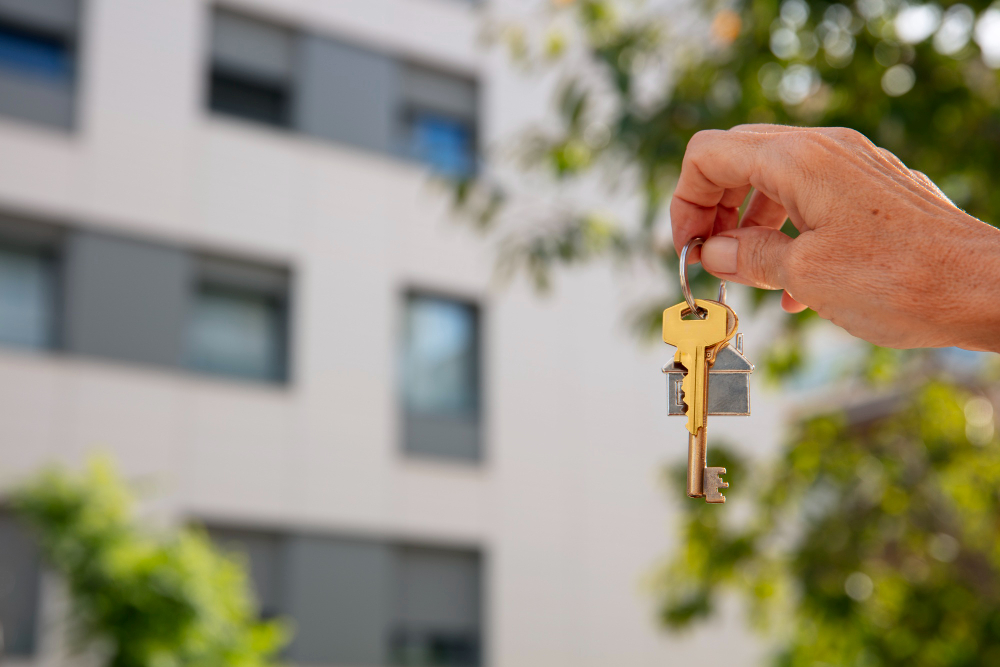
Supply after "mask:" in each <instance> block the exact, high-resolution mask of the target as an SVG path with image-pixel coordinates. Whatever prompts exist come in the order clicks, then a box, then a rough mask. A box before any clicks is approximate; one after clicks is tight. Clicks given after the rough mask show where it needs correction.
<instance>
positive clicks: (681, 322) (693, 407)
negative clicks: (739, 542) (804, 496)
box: [663, 299, 736, 502]
mask: <svg viewBox="0 0 1000 667" xmlns="http://www.w3.org/2000/svg"><path fill="white" fill-rule="evenodd" d="M695 305H696V306H697V307H698V309H699V311H700V312H701V313H702V319H698V318H697V317H696V316H695V314H693V313H691V308H690V307H689V306H688V305H687V303H686V302H682V303H679V304H677V305H676V306H674V307H672V308H667V309H666V310H665V311H663V342H665V343H668V344H670V345H674V346H675V347H677V355H676V356H675V361H676V362H677V363H678V364H680V365H681V366H683V367H684V369H685V371H686V373H685V375H684V380H683V382H682V384H681V390H682V391H683V397H682V400H683V401H684V405H685V406H686V407H687V417H688V419H687V429H688V433H689V435H688V483H687V492H688V495H689V496H691V497H692V498H702V497H704V496H705V478H706V476H708V475H710V474H717V473H716V472H715V471H713V472H711V473H709V472H708V470H709V469H707V468H706V463H705V462H706V454H707V443H706V438H705V426H706V425H705V420H706V418H707V403H708V367H709V361H710V359H714V357H715V352H716V350H717V349H718V348H719V347H720V346H723V345H725V344H727V343H728V342H729V340H730V339H731V338H732V336H733V335H734V334H735V333H736V317H735V314H734V313H733V311H732V310H731V309H730V308H729V307H728V306H725V305H723V304H721V303H718V302H716V301H705V300H702V299H698V300H696V301H695ZM685 315H687V316H690V319H684V317H685ZM720 485H721V483H720ZM713 486H714V485H713ZM715 488H716V489H717V488H718V486H716V487H715ZM716 495H717V496H718V497H721V494H713V498H711V499H710V501H712V502H724V498H723V500H717V499H716V497H715V496H716Z"/></svg>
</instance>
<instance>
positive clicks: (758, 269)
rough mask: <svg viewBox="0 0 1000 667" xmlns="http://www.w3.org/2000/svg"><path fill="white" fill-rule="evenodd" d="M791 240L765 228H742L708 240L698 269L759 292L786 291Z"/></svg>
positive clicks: (703, 248) (703, 247)
mask: <svg viewBox="0 0 1000 667" xmlns="http://www.w3.org/2000/svg"><path fill="white" fill-rule="evenodd" d="M792 243H793V240H792V239H791V238H790V237H788V236H787V235H785V234H782V233H781V232H779V231H778V230H776V229H771V228H769V227H744V228H740V229H732V230H729V231H726V232H723V233H721V234H717V235H714V236H710V237H709V238H708V240H707V241H705V245H704V246H702V248H701V265H702V266H703V267H705V270H706V271H708V272H709V273H711V274H712V275H713V276H717V277H719V278H723V279H725V280H732V281H733V282H737V283H742V284H744V285H751V286H753V287H760V288H763V289H783V288H785V287H787V285H786V284H785V283H786V275H785V273H786V272H785V268H786V262H787V257H788V252H789V250H790V249H791V244H792Z"/></svg>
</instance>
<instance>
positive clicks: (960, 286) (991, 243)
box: [942, 213, 1000, 353]
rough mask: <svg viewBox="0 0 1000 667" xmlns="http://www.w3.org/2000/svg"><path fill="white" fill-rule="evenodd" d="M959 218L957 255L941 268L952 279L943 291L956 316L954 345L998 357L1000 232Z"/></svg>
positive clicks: (981, 223) (999, 334) (964, 217)
mask: <svg viewBox="0 0 1000 667" xmlns="http://www.w3.org/2000/svg"><path fill="white" fill-rule="evenodd" d="M961 216H962V218H963V219H962V220H961V225H962V229H963V232H964V233H962V234H960V235H957V236H958V240H959V241H960V243H959V244H958V247H957V252H956V254H955V256H954V260H953V262H952V263H951V265H950V266H945V267H942V269H943V270H944V271H946V272H947V273H948V274H951V276H953V277H954V280H948V281H947V282H949V283H951V284H952V286H953V287H952V289H951V290H947V291H948V292H949V300H950V302H951V303H952V304H953V306H952V308H954V312H955V315H956V316H955V318H954V320H953V324H952V326H953V327H954V331H955V337H956V341H955V343H954V344H955V345H956V346H958V347H961V348H964V349H967V350H977V351H984V352H998V353H1000V229H997V228H996V227H993V226H991V225H988V224H986V223H984V222H982V221H980V220H977V219H976V218H973V217H972V216H970V215H967V214H965V213H962V214H961ZM942 278H943V276H942ZM955 306H957V308H955Z"/></svg>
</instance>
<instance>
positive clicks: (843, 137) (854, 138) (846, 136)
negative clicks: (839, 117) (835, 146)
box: [827, 127, 868, 145]
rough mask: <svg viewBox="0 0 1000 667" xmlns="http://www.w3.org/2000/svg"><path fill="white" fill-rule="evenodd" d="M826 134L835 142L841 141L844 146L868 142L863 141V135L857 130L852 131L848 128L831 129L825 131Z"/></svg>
mask: <svg viewBox="0 0 1000 667" xmlns="http://www.w3.org/2000/svg"><path fill="white" fill-rule="evenodd" d="M827 134H828V135H829V136H830V137H831V138H833V139H836V140H837V141H841V142H843V143H845V144H853V145H858V144H863V143H866V142H867V141H868V140H867V139H865V137H864V135H863V134H861V133H860V132H858V131H857V130H852V129H851V128H849V127H831V128H829V129H828V130H827Z"/></svg>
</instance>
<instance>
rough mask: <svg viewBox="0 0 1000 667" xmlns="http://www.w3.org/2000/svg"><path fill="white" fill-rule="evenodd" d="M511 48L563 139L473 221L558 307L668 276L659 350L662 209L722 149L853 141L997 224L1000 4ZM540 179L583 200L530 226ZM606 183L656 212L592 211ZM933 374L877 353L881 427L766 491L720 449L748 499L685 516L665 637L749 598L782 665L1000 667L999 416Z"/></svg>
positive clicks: (558, 31) (593, 22) (540, 150)
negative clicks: (535, 72)
mask: <svg viewBox="0 0 1000 667" xmlns="http://www.w3.org/2000/svg"><path fill="white" fill-rule="evenodd" d="M494 34H495V36H496V37H497V38H498V39H500V40H502V41H503V42H505V43H506V44H507V46H508V47H509V48H510V52H511V53H512V55H513V57H514V59H515V60H516V61H517V62H519V63H521V64H522V65H523V66H524V67H525V68H526V69H528V70H531V69H534V68H539V67H548V68H551V69H553V70H555V71H556V72H558V75H559V76H560V77H561V83H560V86H559V94H558V99H557V100H556V104H555V109H554V111H555V117H556V122H555V123H554V124H551V125H550V126H548V127H543V128H541V129H537V130H535V131H532V132H529V133H528V134H527V135H526V136H525V139H524V141H523V145H522V150H521V151H520V158H521V163H520V164H519V165H518V166H519V169H518V170H515V173H516V174H520V175H521V177H520V178H519V177H513V176H511V175H510V174H509V173H506V172H503V171H502V170H494V171H492V172H491V171H487V172H485V173H483V174H481V175H480V176H479V180H478V182H474V183H465V184H463V185H462V187H461V188H460V189H459V190H458V193H459V197H458V201H459V203H460V204H461V205H463V206H465V207H466V208H467V209H469V210H471V211H473V212H475V213H476V214H477V217H476V218H475V219H476V222H477V225H478V226H479V227H480V228H481V229H484V230H486V231H487V232H489V233H492V234H495V235H497V236H498V237H500V238H501V239H502V241H501V247H502V249H503V263H504V265H505V266H508V267H510V266H513V267H523V268H526V269H527V270H528V275H529V276H530V277H531V278H532V279H533V280H534V282H535V284H536V285H537V286H539V287H542V288H545V287H547V286H548V285H549V283H550V282H551V276H550V274H551V272H552V270H553V269H554V268H555V267H558V266H560V265H573V264H577V263H581V262H588V261H594V260H598V259H600V258H602V257H606V256H611V257H614V258H615V259H616V260H617V261H619V262H634V263H642V264H645V265H649V266H653V267H655V268H656V269H657V270H658V271H659V272H660V276H661V282H662V285H663V288H664V294H663V297H662V298H661V299H659V300H657V302H656V303H653V304H651V305H650V306H649V307H648V308H646V309H644V310H643V311H642V312H641V313H640V315H639V316H638V317H637V318H636V322H637V324H639V326H640V327H641V328H642V329H643V330H645V331H647V332H655V331H656V330H657V328H658V324H659V315H660V312H661V311H662V309H663V308H664V307H665V306H669V305H672V304H674V303H676V302H677V301H679V299H680V296H679V290H678V285H677V278H676V275H677V272H676V270H677V264H676V262H677V258H676V254H675V252H674V249H673V245H672V243H670V242H669V229H668V227H669V225H668V221H667V219H666V210H665V208H666V206H665V205H666V203H667V202H668V201H669V195H670V193H671V190H672V188H673V186H674V184H675V181H676V177H677V174H678V172H679V167H680V162H681V158H682V156H683V152H684V149H685V146H686V145H687V142H688V140H689V139H690V138H691V136H693V134H694V133H696V132H697V131H699V130H702V129H709V128H728V127H731V126H733V125H737V124H741V123H748V122H749V123H761V122H764V123H783V124H797V125H828V126H829V125H839V126H844V127H850V128H853V129H856V130H858V131H860V132H862V133H863V134H865V135H866V136H868V137H869V138H870V139H871V140H872V141H874V142H875V143H876V144H878V145H881V146H884V147H886V148H888V149H890V150H892V151H893V152H895V153H896V154H897V155H899V156H900V157H901V158H902V159H903V161H904V162H905V163H906V164H907V165H909V166H910V167H911V168H914V169H918V170H920V171H923V172H925V173H926V174H928V175H929V176H930V177H931V178H932V179H933V180H934V181H935V182H937V183H938V184H939V185H940V186H941V187H942V189H943V190H944V192H945V193H946V194H947V195H948V196H949V197H951V198H952V200H953V201H954V202H955V203H956V204H957V205H959V206H960V207H962V208H965V209H966V210H967V211H969V212H970V213H971V214H973V215H976V216H977V217H980V218H981V219H984V220H987V221H991V222H993V223H996V222H997V221H1000V191H997V190H996V189H995V188H992V187H991V181H992V176H993V174H995V173H997V172H998V167H1000V78H998V73H997V68H1000V7H996V6H993V5H991V4H990V2H988V1H983V0H975V1H969V2H965V3H957V2H954V1H953V0H941V1H940V2H938V3H935V2H929V3H927V4H918V3H916V2H909V3H908V2H904V1H903V0H856V1H855V2H852V3H850V4H848V3H845V4H841V3H831V2H822V1H820V0H715V1H712V0H688V1H687V3H686V4H683V2H673V3H657V2H655V0H650V1H649V2H648V4H647V3H642V2H638V1H636V2H631V1H629V0H552V2H551V3H550V4H549V5H548V7H547V9H545V10H543V12H542V13H541V15H540V16H537V17H534V18H533V19H526V20H517V21H508V22H502V23H499V24H498V25H497V29H496V30H495V32H494ZM539 174H541V175H542V176H543V178H542V179H541V180H542V181H543V184H544V188H543V189H544V190H545V192H546V193H547V194H546V195H545V198H544V199H542V201H548V200H550V199H556V198H557V197H558V196H560V195H566V196H565V197H564V200H568V203H567V202H566V201H562V202H561V205H560V206H559V207H556V208H555V212H554V213H553V212H552V209H553V207H545V206H535V207H533V208H534V209H541V210H542V211H543V212H542V213H541V214H537V213H534V215H535V216H536V217H535V219H532V218H531V215H532V212H531V208H528V207H525V206H518V205H517V204H518V198H519V197H520V198H524V197H526V196H530V195H531V187H532V186H533V185H534V184H535V183H537V182H538V180H539V179H538V175H539ZM529 177H530V178H529ZM599 184H604V185H605V186H606V187H605V188H604V191H603V195H604V197H603V199H607V200H615V201H622V199H624V200H625V202H626V204H625V205H624V206H621V207H618V208H617V209H616V210H619V211H626V212H628V211H631V210H635V209H634V207H630V206H629V205H628V203H629V202H632V203H634V202H636V201H638V202H639V204H640V205H639V207H638V211H639V212H638V214H632V215H631V217H629V214H627V213H626V214H625V216H624V217H619V218H617V219H615V218H613V217H612V216H610V215H609V214H607V213H606V212H603V211H602V212H599V213H598V212H595V210H594V209H595V208H596V207H595V205H594V202H595V201H596V202H598V205H603V204H601V200H602V197H601V196H600V195H595V194H594V190H595V188H596V187H597V186H598V185H599ZM525 193H527V195H526V194H525ZM580 194H583V195H586V196H578V195H580ZM622 195H624V197H622ZM526 210H527V211H529V214H528V215H526V214H525V211H526ZM594 220H600V233H599V234H595V233H594V230H593V229H592V227H593V223H594ZM786 231H788V232H789V233H791V234H794V233H795V232H794V230H793V229H791V228H789V227H787V226H786ZM587 239H598V242H587V241H586V240H587ZM701 278H702V279H703V280H707V279H710V278H709V277H706V276H705V275H704V274H702V275H701ZM703 289H704V288H703ZM766 298H768V296H767V294H766V293H763V292H759V291H757V292H754V293H753V302H754V303H758V304H759V303H761V302H762V301H764V300H765V299H766ZM810 317H811V316H810V314H809V313H808V311H807V312H806V313H804V314H802V315H800V316H797V317H788V318H786V320H785V322H786V330H785V331H784V332H782V333H779V334H778V335H776V336H775V338H774V339H773V340H772V342H771V349H770V353H769V355H768V358H767V359H765V360H764V363H763V364H762V365H763V367H764V368H766V369H767V370H768V371H770V372H771V373H772V374H774V375H778V376H784V375H788V374H790V373H794V372H795V371H796V370H797V369H799V368H801V366H802V364H803V363H804V360H805V355H804V353H803V346H802V343H803V340H804V336H805V333H804V332H805V330H806V327H805V326H804V325H806V324H807V322H808V320H809V318H810ZM933 358H934V355H927V354H917V355H907V354H901V353H897V352H896V351H889V350H878V349H875V350H873V351H872V353H871V355H870V357H869V359H868V363H867V364H866V365H865V367H864V368H863V372H862V373H860V374H858V377H856V378H855V384H856V385H857V387H858V388H859V389H858V391H863V392H865V395H866V396H867V397H868V400H867V401H865V402H863V403H861V405H863V406H864V409H863V410H854V411H851V410H848V411H847V412H844V411H834V412H831V413H830V414H823V415H819V416H813V417H809V418H806V419H803V420H801V421H799V423H797V424H796V426H795V429H794V432H793V433H792V435H791V436H790V438H789V440H788V442H787V445H786V447H785V448H784V449H783V453H782V454H781V456H780V457H779V458H778V460H777V461H776V462H771V463H769V464H767V465H763V466H761V467H760V469H759V470H755V471H754V473H753V474H754V483H753V484H752V485H751V484H750V483H749V479H748V477H749V474H748V465H747V463H745V462H743V461H741V460H740V459H739V458H738V457H736V456H734V455H733V454H731V453H728V452H725V451H723V450H722V448H719V447H714V446H713V448H712V453H711V457H712V464H713V465H724V466H726V467H728V468H729V472H730V475H729V477H730V480H731V481H732V482H733V488H732V489H730V491H729V492H727V495H729V497H730V500H731V501H733V502H731V504H729V505H727V506H726V508H725V511H720V508H719V507H714V506H707V505H705V504H703V503H698V502H690V503H685V505H684V507H685V513H686V516H685V519H684V522H683V540H682V542H681V547H680V549H679V551H678V552H677V553H676V554H675V555H674V557H673V558H672V559H671V561H670V562H669V563H668V564H667V565H666V566H665V567H664V568H663V570H662V572H660V576H659V578H658V582H659V586H658V589H657V590H658V591H659V593H660V594H661V595H662V607H661V609H662V619H663V621H664V623H665V624H666V625H667V626H669V627H671V628H674V629H678V628H684V627H687V626H689V625H691V624H693V623H695V622H697V621H699V620H703V619H705V618H707V617H709V616H710V615H711V614H712V613H713V612H714V611H715V609H716V606H717V603H718V598H719V597H720V595H722V594H723V593H724V592H727V591H728V592H735V593H737V594H739V595H741V596H742V597H743V598H744V599H745V600H747V601H748V602H749V603H750V611H751V614H750V617H751V621H752V622H753V623H754V624H755V625H756V626H757V627H758V628H759V629H760V630H762V631H765V632H768V633H769V634H770V636H771V637H772V638H774V639H775V640H776V642H777V646H778V647H779V648H778V651H777V653H776V655H775V657H774V660H773V664H775V665H779V666H782V667H799V666H802V667H806V666H808V667H819V666H820V665H852V666H853V665H857V666H859V667H866V666H872V667H875V666H890V665H892V666H895V665H900V666H902V665H907V666H908V667H925V666H926V667H931V666H944V665H948V666H950V667H962V666H965V665H969V666H971V665H990V664H1000V586H998V581H1000V531H998V526H997V522H998V519H997V517H998V516H1000V495H998V491H997V489H998V488H1000V441H998V440H997V438H996V436H995V434H994V426H993V424H994V421H993V411H992V404H991V403H990V402H989V401H987V400H986V399H985V398H984V397H983V396H981V395H976V394H977V392H976V391H972V390H971V389H970V388H969V386H968V385H965V388H963V387H962V386H959V385H957V384H955V383H954V382H953V381H951V380H948V379H947V378H945V377H944V376H941V375H939V374H938V371H936V370H931V371H928V368H927V367H926V363H927V362H928V360H929V359H933ZM875 385H881V386H882V389H881V390H880V391H881V395H882V397H883V398H882V399H880V400H878V401H874V402H873V398H872V397H873V396H877V395H879V394H878V393H875V394H873V393H872V391H873V390H872V389H871V387H872V386H875ZM866 386H867V387H868V388H867V389H866V388H865V387H866ZM970 392H971V393H970ZM855 393H857V392H855ZM855 398H860V397H859V396H857V395H855ZM683 474H684V471H683V470H678V471H677V475H678V476H679V479H678V481H679V482H680V479H682V478H683ZM741 478H747V479H741ZM682 487H683V485H682V484H678V489H680V488H682ZM749 489H755V493H754V495H753V496H752V497H742V498H741V492H744V491H746V490H749ZM675 493H680V491H679V490H678V491H676V492H675ZM741 504H742V505H743V507H740V505H741ZM743 510H746V511H743ZM736 516H738V517H740V518H739V519H736V518H734V517H736Z"/></svg>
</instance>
